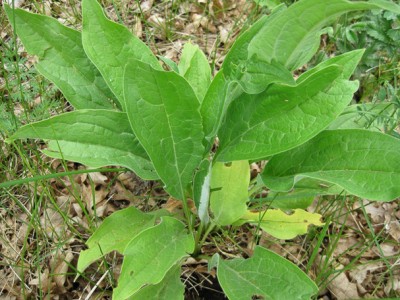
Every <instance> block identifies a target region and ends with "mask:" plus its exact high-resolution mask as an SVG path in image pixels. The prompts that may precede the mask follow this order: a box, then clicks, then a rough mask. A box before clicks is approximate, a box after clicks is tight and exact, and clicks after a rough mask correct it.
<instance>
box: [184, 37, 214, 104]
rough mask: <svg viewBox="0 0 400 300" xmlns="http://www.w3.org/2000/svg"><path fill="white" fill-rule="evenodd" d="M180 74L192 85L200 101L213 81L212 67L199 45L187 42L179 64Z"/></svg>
mask: <svg viewBox="0 0 400 300" xmlns="http://www.w3.org/2000/svg"><path fill="white" fill-rule="evenodd" d="M178 69H179V74H180V75H181V76H183V77H184V78H185V79H186V80H187V81H188V82H189V83H190V85H191V86H192V88H193V90H194V92H195V94H196V96H197V98H198V99H199V101H200V102H202V101H203V99H204V96H205V94H206V92H207V90H208V87H209V85H210V83H211V68H210V65H209V64H208V60H207V58H206V56H205V55H204V53H203V51H201V50H200V48H199V46H197V45H196V46H195V45H192V44H191V43H186V44H185V46H184V47H183V51H182V56H181V60H180V62H179V65H178Z"/></svg>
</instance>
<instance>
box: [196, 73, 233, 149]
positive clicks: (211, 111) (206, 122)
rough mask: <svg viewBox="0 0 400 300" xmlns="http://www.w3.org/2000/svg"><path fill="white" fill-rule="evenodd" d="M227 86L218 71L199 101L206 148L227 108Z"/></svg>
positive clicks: (209, 146)
mask: <svg viewBox="0 0 400 300" xmlns="http://www.w3.org/2000/svg"><path fill="white" fill-rule="evenodd" d="M229 86H230V85H229V83H228V81H227V80H226V79H225V76H224V73H223V72H222V71H219V72H218V73H217V75H216V76H215V77H214V79H213V81H212V82H211V85H210V87H209V89H208V91H207V94H206V96H205V98H204V100H203V102H202V103H201V108H200V112H201V116H202V119H203V127H204V135H205V146H207V148H211V145H212V144H213V142H214V140H213V139H214V138H215V136H216V135H217V132H218V129H219V126H220V125H221V121H222V117H223V115H224V114H225V112H226V110H227V108H228V99H227V93H228V88H229ZM207 150H209V149H207ZM207 152H208V151H207Z"/></svg>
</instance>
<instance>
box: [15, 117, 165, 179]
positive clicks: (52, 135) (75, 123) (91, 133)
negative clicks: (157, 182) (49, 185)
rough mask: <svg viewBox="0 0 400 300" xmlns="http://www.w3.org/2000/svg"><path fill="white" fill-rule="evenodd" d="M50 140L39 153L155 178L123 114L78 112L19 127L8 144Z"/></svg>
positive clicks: (155, 175) (151, 167)
mask: <svg viewBox="0 0 400 300" xmlns="http://www.w3.org/2000/svg"><path fill="white" fill-rule="evenodd" d="M23 138H39V139H44V140H50V143H49V148H48V149H47V150H45V151H43V152H44V153H45V154H46V155H48V156H50V157H55V158H63V159H66V160H71V161H76V162H80V163H82V164H84V165H88V166H90V167H95V168H98V167H102V166H109V165H118V166H124V167H127V168H129V169H131V170H133V171H134V172H135V173H136V174H137V175H138V176H140V177H142V178H144V179H157V178H158V176H157V174H156V173H155V171H154V167H153V165H152V164H151V162H150V161H149V158H148V156H147V154H146V152H145V151H144V149H143V147H142V146H141V145H140V144H139V142H138V140H137V138H136V137H135V135H134V134H133V133H132V129H131V127H130V125H129V121H128V118H127V116H126V114H125V113H122V112H116V111H111V110H79V111H74V112H70V113H65V114H61V115H58V116H55V117H52V118H50V119H47V120H43V121H40V122H36V123H32V124H28V125H25V126H23V127H21V128H20V129H19V130H18V131H17V132H16V133H14V134H13V135H12V136H11V137H10V138H9V139H8V140H9V141H13V140H16V139H23Z"/></svg>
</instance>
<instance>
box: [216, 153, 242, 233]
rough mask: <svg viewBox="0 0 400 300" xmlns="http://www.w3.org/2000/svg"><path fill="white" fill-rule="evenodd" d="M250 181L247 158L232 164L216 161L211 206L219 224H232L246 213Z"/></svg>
mask: <svg viewBox="0 0 400 300" xmlns="http://www.w3.org/2000/svg"><path fill="white" fill-rule="evenodd" d="M249 183H250V169H249V162H248V161H247V160H243V161H234V162H232V163H230V164H224V163H220V162H216V163H214V165H213V167H212V171H211V195H210V208H211V211H212V212H213V214H214V221H215V222H216V223H217V224H219V225H222V226H225V225H231V224H232V223H233V222H235V221H237V220H238V219H239V218H240V217H241V216H243V215H244V214H245V213H246V211H247V205H246V202H247V201H248V200H249V199H248V198H249V197H248V188H249Z"/></svg>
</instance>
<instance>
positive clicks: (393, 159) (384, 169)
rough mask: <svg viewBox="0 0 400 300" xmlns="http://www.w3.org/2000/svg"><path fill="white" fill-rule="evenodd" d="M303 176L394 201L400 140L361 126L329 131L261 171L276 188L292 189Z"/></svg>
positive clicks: (399, 188)
mask: <svg viewBox="0 0 400 300" xmlns="http://www.w3.org/2000/svg"><path fill="white" fill-rule="evenodd" d="M304 177H310V178H314V179H318V180H322V181H327V182H331V183H334V184H337V185H339V186H341V187H343V189H345V190H346V191H348V192H349V193H351V194H354V195H356V196H359V197H363V198H367V199H370V200H378V201H379V200H381V201H390V200H393V199H395V198H397V197H399V196H400V140H399V139H396V138H394V137H391V136H389V135H385V134H382V133H379V132H372V131H367V130H360V129H342V130H327V131H323V132H321V133H320V134H319V135H317V136H316V137H315V138H313V139H312V140H310V141H309V142H307V143H305V144H303V145H301V146H300V147H297V148H295V149H292V150H290V151H287V152H284V153H281V154H278V155H276V156H274V157H272V159H271V160H270V161H269V162H268V164H267V166H266V167H265V169H264V172H263V173H262V179H263V181H264V183H265V185H266V186H267V187H269V188H270V189H272V190H274V191H289V190H290V189H291V188H292V187H293V185H294V183H295V182H297V181H298V180H299V179H301V178H304Z"/></svg>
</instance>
